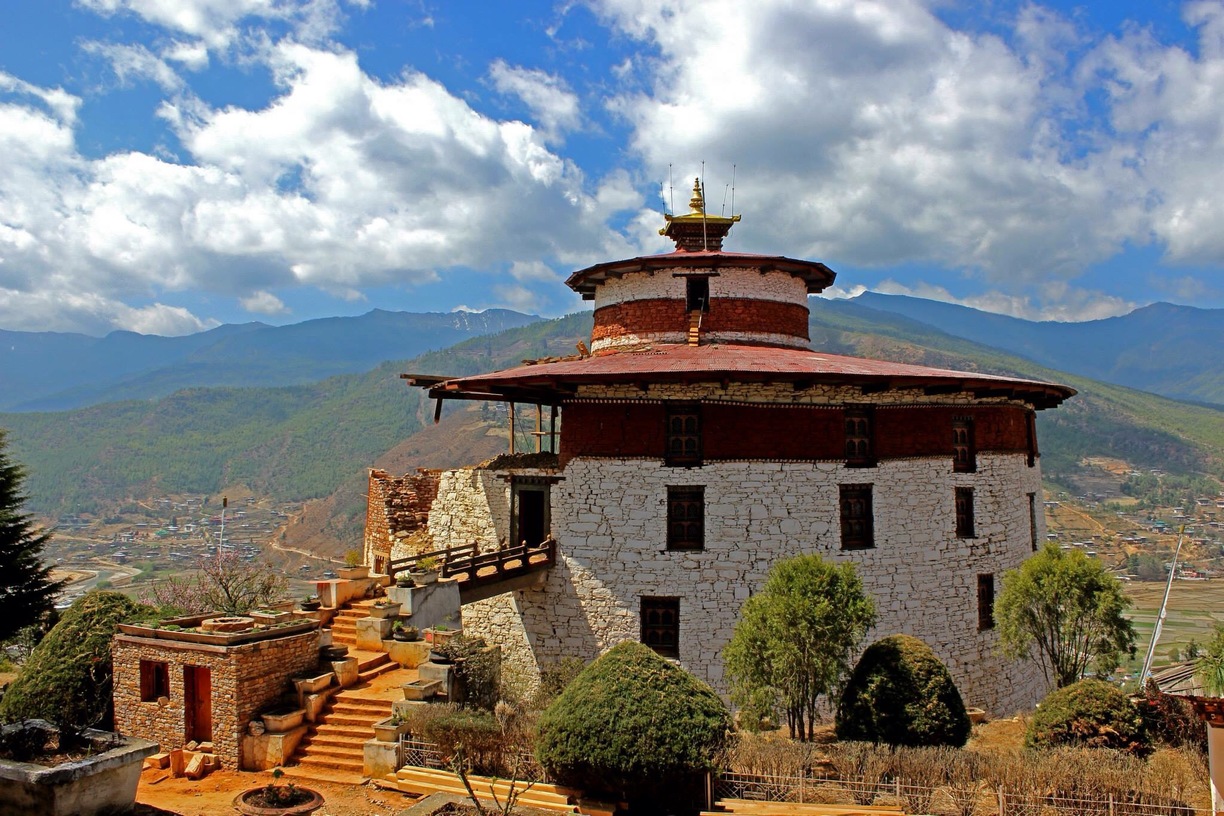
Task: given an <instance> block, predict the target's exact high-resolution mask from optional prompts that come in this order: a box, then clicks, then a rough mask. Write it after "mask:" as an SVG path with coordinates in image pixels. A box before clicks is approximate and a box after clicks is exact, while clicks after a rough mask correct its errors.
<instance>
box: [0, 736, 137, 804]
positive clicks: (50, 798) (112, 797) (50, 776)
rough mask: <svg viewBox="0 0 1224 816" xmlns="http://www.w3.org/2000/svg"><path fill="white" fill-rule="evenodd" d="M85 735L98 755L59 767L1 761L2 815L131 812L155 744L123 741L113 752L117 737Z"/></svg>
mask: <svg viewBox="0 0 1224 816" xmlns="http://www.w3.org/2000/svg"><path fill="white" fill-rule="evenodd" d="M32 722H41V721H32ZM41 727H46V728H52V726H50V725H49V724H47V723H42V725H41ZM85 736H86V738H87V739H89V740H90V741H91V742H93V743H94V744H96V745H97V747H98V748H99V749H101V752H100V753H97V754H94V755H93V756H90V757H86V758H85V759H80V760H77V761H75V762H65V763H63V764H62V765H38V764H36V763H31V762H9V761H6V760H0V814H5V816H8V815H9V814H32V813H37V814H39V816H97V815H98V814H108V813H121V812H126V811H128V810H130V809H131V808H132V805H133V804H135V802H136V785H137V783H139V782H140V770H141V764H142V763H143V762H144V759H145V757H147V756H152V755H153V754H155V753H157V747H158V746H157V743H155V742H150V741H148V740H143V739H137V738H135V737H121V738H119V740H118V744H117V745H116V746H115V747H113V748H111V747H108V746H109V745H110V744H111V742H112V741H113V740H114V738H115V737H116V736H117V735H115V734H110V733H107V732H105V731H95V730H93V729H88V730H87V731H86V732H85Z"/></svg>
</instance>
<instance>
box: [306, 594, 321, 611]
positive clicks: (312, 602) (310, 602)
mask: <svg viewBox="0 0 1224 816" xmlns="http://www.w3.org/2000/svg"><path fill="white" fill-rule="evenodd" d="M322 605H323V602H322V601H320V600H319V596H318V595H307V596H306V597H305V598H303V599H302V610H303V611H305V612H314V611H316V610H317V609H318V608H319V607H321V606H322Z"/></svg>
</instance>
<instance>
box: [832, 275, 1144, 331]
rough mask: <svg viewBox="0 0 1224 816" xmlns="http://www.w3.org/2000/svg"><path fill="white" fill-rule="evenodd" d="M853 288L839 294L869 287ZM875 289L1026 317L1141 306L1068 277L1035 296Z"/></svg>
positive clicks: (1092, 316)
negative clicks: (1080, 285)
mask: <svg viewBox="0 0 1224 816" xmlns="http://www.w3.org/2000/svg"><path fill="white" fill-rule="evenodd" d="M852 291H853V294H849V295H846V294H843V293H839V296H842V297H846V296H849V297H857V296H858V295H860V294H862V293H863V292H864V291H866V289H865V288H864V287H857V288H856V289H855V290H852ZM875 291H877V292H880V293H882V294H885V295H909V296H910V297H917V298H924V299H926V300H939V301H943V302H944V303H956V304H959V305H961V306H969V307H971V308H973V309H979V310H981V311H984V312H994V313H995V314H1002V315H1008V316H1010V317H1019V318H1022V319H1024V320H1052V321H1059V322H1067V323H1074V322H1079V321H1084V320H1101V319H1103V318H1106V317H1117V316H1118V315H1124V314H1129V313H1130V312H1133V311H1134V310H1135V308H1136V307H1137V306H1138V304H1136V303H1132V302H1130V301H1127V300H1125V299H1123V298H1119V297H1116V296H1114V295H1110V294H1106V293H1105V292H1099V291H1093V290H1089V289H1081V288H1077V287H1073V286H1070V285H1068V284H1067V283H1066V282H1065V281H1047V282H1046V283H1044V284H1042V285H1040V286H1038V287H1037V290H1036V295H1035V297H1034V296H1030V295H1013V294H1007V293H1004V292H998V291H991V292H983V293H980V294H975V295H970V296H968V297H960V298H958V297H954V296H953V295H952V294H951V293H950V292H949V291H948V290H947V289H945V288H944V287H942V286H934V285H931V284H926V283H919V284H916V285H913V286H909V285H906V284H902V283H898V282H897V281H893V280H886V281H882V282H881V283H880V285H879V286H877V287H876V288H875Z"/></svg>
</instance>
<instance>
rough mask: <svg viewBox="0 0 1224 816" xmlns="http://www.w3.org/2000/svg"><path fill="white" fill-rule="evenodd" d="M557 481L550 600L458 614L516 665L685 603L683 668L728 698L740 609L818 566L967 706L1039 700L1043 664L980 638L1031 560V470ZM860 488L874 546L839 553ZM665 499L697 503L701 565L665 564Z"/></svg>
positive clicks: (594, 472) (628, 630)
mask: <svg viewBox="0 0 1224 816" xmlns="http://www.w3.org/2000/svg"><path fill="white" fill-rule="evenodd" d="M564 477H565V478H564V481H562V482H560V483H559V484H557V485H556V486H554V488H553V493H552V497H553V498H552V519H553V532H554V535H555V536H556V537H557V540H558V542H559V545H560V546H559V563H558V564H557V565H556V566H555V567H554V568H553V569H552V570H550V572H549V574H548V577H547V579H546V585H545V587H544V589H542V590H539V591H528V592H517V593H514V594H513V595H507V596H502V597H500V598H496V599H492V600H491V601H488V602H484V603H483V604H477V605H473V606H469V607H465V608H464V625H465V628H467V629H468V630H469V631H471V632H473V633H477V634H481V635H484V636H485V637H488V638H490V639H492V640H496V641H497V642H500V643H503V644H504V645H505V647H506V659H507V661H508V662H510V663H512V664H514V665H517V666H523V667H531V666H539V665H545V664H548V663H551V662H555V661H557V660H560V659H561V658H564V657H567V656H578V657H584V658H593V657H595V656H597V655H599V654H600V653H602V652H603V651H605V650H607V649H609V648H611V647H612V646H614V645H615V644H616V643H619V642H621V641H623V640H637V639H639V637H640V619H639V610H640V603H641V598H642V597H645V596H668V597H678V598H679V599H680V658H679V660H680V663H681V664H682V665H684V666H685V668H687V669H689V670H690V671H692V672H694V673H695V674H697V675H698V676H699V677H702V678H703V679H705V680H707V681H709V682H710V683H711V684H712V685H714V687H715V688H717V689H719V690H720V691H721V692H724V693H725V692H726V691H727V690H728V689H727V683H726V680H725V678H724V676H723V668H722V660H721V657H720V653H721V650H722V648H723V646H724V645H725V644H726V642H727V641H728V639H729V638H730V636H731V632H732V630H733V628H734V626H735V623H736V621H737V620H738V617H739V610H740V607H741V606H742V604H743V602H744V601H745V600H747V598H748V597H750V595H751V594H752V593H753V592H756V591H758V590H759V589H760V588H761V587H762V586H763V584H764V582H765V579H766V576H767V575H768V572H769V569H770V567H771V566H772V565H773V564H774V563H775V562H776V561H777V560H778V559H781V558H785V557H788V556H792V555H796V554H800V553H819V554H821V555H823V556H825V557H827V558H831V559H833V560H835V561H848V562H850V563H853V564H854V565H855V566H856V568H857V569H858V572H859V574H860V575H861V576H862V578H863V580H864V584H865V586H866V588H867V590H868V592H870V594H871V595H872V597H873V598H874V599H875V601H876V605H877V608H878V611H879V622H878V624H877V626H876V628H875V630H874V631H873V632H872V633H871V635H870V639H875V638H878V637H883V636H885V635H888V634H893V633H896V632H901V633H905V634H911V635H914V636H915V637H919V638H921V639H923V640H924V641H926V642H927V643H929V644H930V645H931V646H932V648H934V649H935V651H936V653H937V654H938V655H939V656H940V657H941V658H942V659H943V660H944V661H945V662H946V663H947V664H948V667H949V669H950V670H951V671H952V674H953V677H954V678H955V679H956V681H957V684H958V685H959V687H960V689H961V692H962V694H963V695H964V697H965V699H966V701H967V702H968V703H969V704H976V705H981V706H983V707H985V708H987V709H988V710H990V711H992V712H994V713H996V714H1000V715H1001V714H1009V713H1011V712H1013V711H1016V710H1020V709H1025V708H1028V707H1029V706H1031V705H1032V704H1033V703H1035V702H1036V700H1037V699H1039V697H1040V696H1041V693H1042V691H1043V687H1042V683H1043V681H1042V679H1041V676H1040V672H1039V670H1038V669H1037V667H1036V666H1035V664H1033V663H1031V662H1027V661H1026V662H1013V661H1009V660H1005V659H1003V658H1001V657H999V656H998V655H997V654H996V653H995V646H996V643H997V636H996V633H995V632H994V631H993V630H988V631H985V632H979V631H978V609H977V576H978V575H979V574H990V575H993V576H994V577H995V581H996V585H997V583H998V579H999V577H1000V576H1001V574H1002V573H1003V572H1004V571H1005V570H1007V569H1010V568H1013V567H1015V566H1018V565H1019V564H1020V563H1021V562H1022V561H1023V560H1024V559H1025V558H1026V557H1027V556H1028V555H1029V554H1030V553H1031V533H1030V530H1029V506H1028V494H1029V493H1038V492H1039V491H1040V489H1041V485H1040V471H1039V469H1038V468H1034V467H1029V466H1028V464H1027V457H1026V456H1025V455H1024V454H1018V453H1008V454H999V453H991V454H981V455H979V457H978V469H977V472H976V473H953V472H952V469H951V459H950V458H948V457H939V458H918V459H905V460H894V461H888V462H881V463H880V464H879V466H877V467H874V468H862V469H848V468H845V467H844V466H842V465H841V464H838V463H823V462H815V463H784V462H760V461H756V462H719V463H712V464H707V465H706V466H704V467H700V468H687V469H686V468H666V467H663V466H661V463H660V462H658V461H657V460H643V459H634V458H619V459H594V458H577V459H573V460H571V461H570V462H569V463H568V465H567V466H566V467H565V469H564ZM863 483H869V484H871V485H872V486H873V511H874V520H875V543H876V546H875V547H874V548H873V549H868V550H858V551H843V550H842V549H841V547H840V523H839V499H838V486H839V485H840V484H863ZM669 486H702V487H704V489H705V549H704V550H702V551H668V550H667V549H666V546H665V543H664V542H665V541H666V517H667V488H668V487H669ZM958 486H965V487H973V488H974V498H975V516H976V518H975V521H976V526H977V530H976V535H977V537H976V538H973V539H958V538H957V537H956V533H955V518H956V513H955V505H954V501H955V488H956V487H958ZM473 509H475V505H473ZM485 512H486V513H488V512H489V511H488V510H485ZM1039 523H1040V522H1039ZM1036 535H1037V537H1038V539H1040V538H1041V537H1042V536H1043V535H1044V530H1043V529H1038V530H1037V531H1036ZM515 620H517V622H518V623H517V625H516V626H512V627H510V628H508V625H509V623H513V622H514V621H515ZM864 645H866V644H864Z"/></svg>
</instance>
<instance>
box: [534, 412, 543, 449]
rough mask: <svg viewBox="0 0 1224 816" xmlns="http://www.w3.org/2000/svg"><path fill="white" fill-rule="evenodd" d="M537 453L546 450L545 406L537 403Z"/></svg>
mask: <svg viewBox="0 0 1224 816" xmlns="http://www.w3.org/2000/svg"><path fill="white" fill-rule="evenodd" d="M535 442H536V453H543V451H544V406H543V405H541V404H540V403H538V402H537V403H536V429H535Z"/></svg>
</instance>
